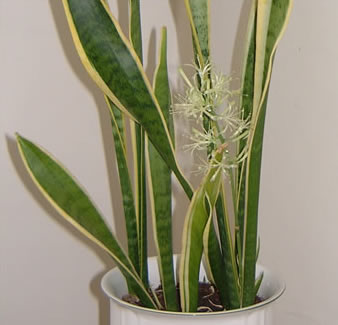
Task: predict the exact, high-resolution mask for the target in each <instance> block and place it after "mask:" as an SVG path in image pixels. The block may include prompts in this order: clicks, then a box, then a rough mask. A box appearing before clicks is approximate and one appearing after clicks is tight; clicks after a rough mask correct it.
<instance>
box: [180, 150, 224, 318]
mask: <svg viewBox="0 0 338 325" xmlns="http://www.w3.org/2000/svg"><path fill="white" fill-rule="evenodd" d="M220 155H222V154H220V153H218V155H217V156H220ZM221 180H222V172H221V171H220V169H219V167H210V170H209V171H208V173H207V174H206V175H205V176H204V179H203V181H202V183H201V185H200V187H199V188H198V189H197V190H196V192H195V193H194V196H193V198H192V200H191V202H190V205H189V209H188V212H187V215H186V217H185V223H184V228H183V241H182V253H181V260H180V269H179V284H180V297H181V308H182V311H184V312H195V311H196V310H197V303H198V280H199V279H198V276H199V270H200V263H201V258H202V251H203V234H204V229H205V226H206V224H207V221H208V219H209V216H210V213H212V211H213V209H214V206H215V204H216V200H217V197H218V194H219V188H220V184H221Z"/></svg>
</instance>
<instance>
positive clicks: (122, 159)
mask: <svg viewBox="0 0 338 325" xmlns="http://www.w3.org/2000/svg"><path fill="white" fill-rule="evenodd" d="M105 99H106V102H107V105H108V107H109V110H110V113H111V118H112V130H113V137H114V144H115V155H116V161H117V167H118V172H119V179H120V186H121V193H122V203H123V209H124V217H125V223H126V230H127V240H128V255H129V258H130V260H131V262H132V263H133V265H134V267H135V270H136V272H137V273H138V274H140V262H139V251H138V240H137V238H138V234H137V219H136V211H135V204H134V195H133V189H132V185H131V179H130V174H129V169H128V163H127V150H126V140H125V121H124V117H123V114H122V113H121V111H120V110H119V109H118V108H117V107H116V106H115V105H114V104H113V103H112V101H111V100H109V98H108V97H106V96H105Z"/></svg>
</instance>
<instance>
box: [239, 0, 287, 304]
mask: <svg viewBox="0 0 338 325" xmlns="http://www.w3.org/2000/svg"><path fill="white" fill-rule="evenodd" d="M270 2H271V3H270V4H269V1H266V0H259V1H258V5H257V12H256V37H255V38H253V37H252V38H251V40H252V42H255V54H254V56H255V58H259V59H258V60H257V61H256V60H255V75H254V85H255V86H254V95H253V98H251V101H252V112H253V116H252V119H253V123H252V130H253V131H252V133H251V134H250V136H249V139H248V141H249V153H248V161H247V169H246V175H245V176H246V179H245V183H246V192H245V193H246V195H245V226H244V245H243V248H244V249H243V264H242V267H243V270H242V306H243V307H245V306H248V305H251V304H253V303H254V299H255V270H256V252H257V223H258V200H259V185H260V170H261V159H262V146H263V133H264V122H265V113H266V106H267V95H268V90H269V84H270V79H271V72H272V63H273V58H274V55H275V52H276V49H277V45H278V43H279V41H280V39H281V37H282V35H283V34H284V31H285V29H286V26H287V22H288V19H289V16H290V13H291V7H292V3H293V1H292V0H283V1H281V0H270ZM267 10H269V11H270V12H269V13H267V12H266V11H267ZM266 19H268V20H269V23H267V22H266V21H265V20H266ZM253 23H255V21H253ZM251 29H252V30H254V28H253V27H252V26H251ZM264 35H265V36H264ZM264 38H266V40H265V41H264ZM262 46H263V47H262ZM249 48H252V46H249ZM263 52H264V55H263V54H262V53H263ZM249 56H251V57H252V55H249ZM262 57H264V60H263V61H264V64H263V66H262ZM247 63H248V64H249V62H248V60H247ZM258 72H259V73H258ZM257 84H258V85H261V86H260V87H261V89H260V87H259V89H258V87H256V86H257ZM257 96H258V97H259V99H257ZM256 103H258V104H256ZM255 105H257V108H256V106H255Z"/></svg>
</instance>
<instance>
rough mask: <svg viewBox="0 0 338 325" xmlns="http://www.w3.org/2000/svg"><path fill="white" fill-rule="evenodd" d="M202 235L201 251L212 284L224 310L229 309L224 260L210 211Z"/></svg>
mask: <svg viewBox="0 0 338 325" xmlns="http://www.w3.org/2000/svg"><path fill="white" fill-rule="evenodd" d="M210 212H211V213H210V216H209V219H208V222H207V224H206V227H205V229H204V234H203V251H204V256H205V261H206V264H207V268H208V270H209V273H210V274H211V277H212V278H211V279H209V280H210V281H211V282H212V283H214V284H215V285H216V288H217V289H218V290H219V294H220V298H221V302H222V304H223V306H224V307H225V309H230V308H231V307H230V303H229V300H228V296H227V288H226V278H225V277H224V269H225V265H224V260H223V256H222V252H221V250H220V247H219V243H218V240H217V235H216V232H215V228H214V227H213V222H212V221H213V218H212V211H210Z"/></svg>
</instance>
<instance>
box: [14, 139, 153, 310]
mask: <svg viewBox="0 0 338 325" xmlns="http://www.w3.org/2000/svg"><path fill="white" fill-rule="evenodd" d="M17 143H18V147H19V151H20V154H21V158H22V160H23V162H24V164H25V166H26V168H27V170H28V172H29V174H30V176H31V177H32V179H33V181H34V182H35V184H36V186H37V187H38V189H39V190H40V191H41V193H42V194H43V195H44V196H45V197H46V198H47V200H48V201H49V202H50V203H51V204H52V206H53V207H54V208H55V209H56V210H57V211H58V212H59V213H60V214H61V216H62V217H63V218H64V219H65V220H67V221H68V222H69V223H71V224H72V225H73V226H74V227H75V228H76V229H77V230H79V231H80V232H81V233H82V234H83V235H85V236H86V237H88V238H89V239H90V240H91V241H93V242H94V243H95V244H97V245H98V246H99V247H101V248H102V249H104V250H105V251H106V252H107V253H108V254H109V255H110V256H111V257H112V258H113V259H114V261H115V262H116V264H117V265H118V267H119V269H120V270H121V272H122V273H123V275H124V276H125V277H126V279H127V282H128V285H129V287H130V288H132V290H133V291H134V293H135V294H137V296H138V297H139V298H140V299H142V301H143V299H144V303H145V304H146V306H148V307H151V308H156V307H157V306H156V304H155V303H154V302H153V300H152V298H151V296H150V295H149V293H148V291H147V290H146V288H145V287H144V286H143V284H142V282H141V280H140V278H139V276H138V275H137V273H136V270H135V268H134V266H133V264H132V263H131V261H130V260H129V258H128V256H127V255H126V254H125V253H124V251H123V250H122V248H121V246H120V244H119V243H118V241H117V240H116V239H115V237H114V236H113V234H112V233H111V232H110V230H109V228H108V227H107V226H106V224H105V223H104V221H103V218H102V217H101V215H100V213H99V212H98V211H97V209H96V208H95V206H94V204H93V203H92V202H91V200H90V199H89V197H88V195H87V194H86V193H85V192H84V190H83V189H81V187H80V186H79V185H78V184H77V183H76V182H75V180H74V179H73V177H72V176H71V175H70V174H69V172H68V171H66V169H65V168H64V167H63V166H61V164H59V163H58V162H57V161H56V160H54V159H53V158H52V157H51V156H50V155H49V154H47V153H46V152H45V151H43V150H42V149H40V148H39V147H37V146H36V145H35V144H33V143H32V142H30V141H29V140H27V139H25V138H23V137H21V136H19V135H17Z"/></svg>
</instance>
